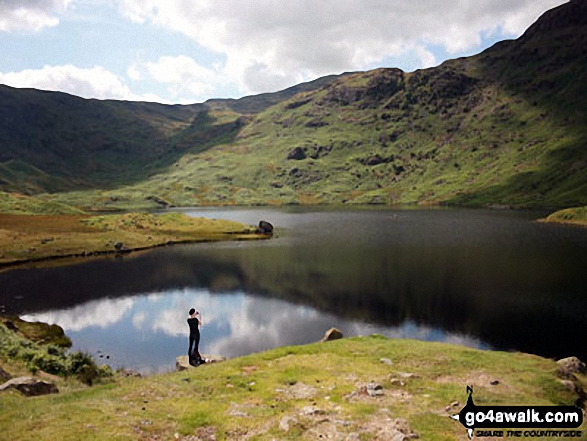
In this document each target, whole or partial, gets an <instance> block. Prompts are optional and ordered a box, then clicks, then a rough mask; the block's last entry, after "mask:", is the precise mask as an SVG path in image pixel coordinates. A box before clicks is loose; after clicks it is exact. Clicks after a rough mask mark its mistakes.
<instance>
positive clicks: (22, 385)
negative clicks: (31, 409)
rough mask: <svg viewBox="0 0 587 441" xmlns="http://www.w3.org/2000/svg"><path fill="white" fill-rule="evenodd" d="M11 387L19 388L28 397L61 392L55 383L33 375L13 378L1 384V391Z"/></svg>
mask: <svg viewBox="0 0 587 441" xmlns="http://www.w3.org/2000/svg"><path fill="white" fill-rule="evenodd" d="M10 388H13V389H16V390H18V391H19V392H20V393H22V394H23V395H25V396H27V397H36V396H38V395H47V394H56V393H59V389H57V386H55V385H54V384H53V383H48V382H46V381H43V380H38V379H36V378H32V377H18V378H13V379H12V380H9V381H7V382H6V383H4V384H3V385H2V386H0V392H1V391H4V390H8V389H10Z"/></svg>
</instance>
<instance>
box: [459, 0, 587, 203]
mask: <svg viewBox="0 0 587 441" xmlns="http://www.w3.org/2000/svg"><path fill="white" fill-rule="evenodd" d="M585 12H587V4H583V3H580V2H571V3H568V4H565V5H562V6H560V7H558V8H555V9H553V10H551V11H549V12H547V13H546V14H544V15H543V16H542V17H541V18H540V19H539V20H538V22H536V23H535V24H534V25H532V26H531V27H530V28H529V29H528V30H527V31H526V33H525V34H524V35H523V36H522V37H520V38H519V39H518V40H515V41H511V42H502V43H500V44H497V45H496V46H494V47H492V48H490V49H488V50H486V51H485V52H483V53H482V54H480V55H478V56H476V57H474V58H473V60H474V61H473V62H474V63H475V65H476V67H477V68H478V69H479V71H480V73H481V75H482V76H483V78H487V79H488V80H489V81H491V82H493V84H494V85H495V86H497V88H499V89H500V90H502V91H505V92H506V93H507V94H508V95H509V96H511V97H513V98H515V99H522V100H525V101H526V102H527V103H528V105H529V106H533V107H535V108H538V109H540V114H541V115H544V118H545V119H546V121H547V122H548V121H550V122H551V125H552V126H553V127H555V130H556V132H558V133H552V138H551V139H548V140H546V146H545V148H543V149H542V151H541V156H540V157H539V158H538V159H537V160H538V161H539V163H538V167H539V168H538V169H536V170H534V171H530V172H520V173H517V174H515V175H514V176H512V177H511V178H509V179H508V180H507V181H505V182H503V183H501V184H499V185H494V186H492V187H489V188H485V189H482V190H479V191H476V192H473V193H469V194H466V195H459V196H457V197H455V198H453V199H451V200H450V201H448V203H452V204H461V205H462V204H472V205H480V204H481V205H482V204H502V203H503V204H514V205H522V206H529V207H533V206H536V207H537V206H541V207H544V206H549V207H553V208H554V207H559V206H565V207H566V206H577V205H587V113H586V112H585V109H586V108H587V70H586V69H585V60H586V59H585V54H584V50H583V49H582V48H583V46H584V42H586V41H587V14H586V13H585ZM517 122H518V123H520V124H522V125H525V124H526V122H525V121H521V120H520V121H517Z"/></svg>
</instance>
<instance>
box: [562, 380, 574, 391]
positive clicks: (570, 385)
mask: <svg viewBox="0 0 587 441" xmlns="http://www.w3.org/2000/svg"><path fill="white" fill-rule="evenodd" d="M559 381H560V382H561V384H562V385H563V386H564V387H565V389H567V390H570V391H571V392H575V391H576V389H577V387H576V385H575V383H574V382H573V381H571V380H559Z"/></svg>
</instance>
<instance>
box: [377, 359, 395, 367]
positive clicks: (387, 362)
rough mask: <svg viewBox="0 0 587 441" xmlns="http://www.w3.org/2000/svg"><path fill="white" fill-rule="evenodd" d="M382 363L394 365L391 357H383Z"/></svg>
mask: <svg viewBox="0 0 587 441" xmlns="http://www.w3.org/2000/svg"><path fill="white" fill-rule="evenodd" d="M380 361H381V363H383V364H386V365H388V366H393V361H391V360H390V359H389V358H382V359H381V360H380Z"/></svg>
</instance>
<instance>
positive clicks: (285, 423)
mask: <svg viewBox="0 0 587 441" xmlns="http://www.w3.org/2000/svg"><path fill="white" fill-rule="evenodd" d="M297 424H298V420H296V419H295V418H293V417H289V416H284V417H283V418H282V419H281V421H280V422H279V428H280V429H281V430H283V431H284V432H289V430H290V429H291V427H292V426H295V425H297Z"/></svg>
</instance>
